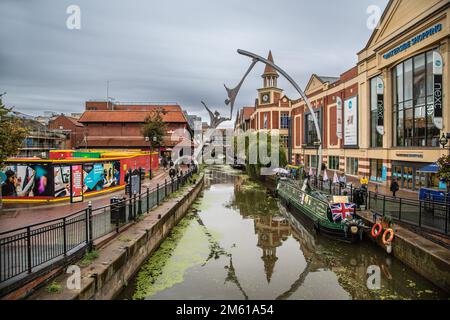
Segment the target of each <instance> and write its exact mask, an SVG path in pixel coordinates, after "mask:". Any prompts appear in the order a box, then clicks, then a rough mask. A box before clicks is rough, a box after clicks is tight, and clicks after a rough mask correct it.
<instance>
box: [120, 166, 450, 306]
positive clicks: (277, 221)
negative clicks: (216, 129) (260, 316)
mask: <svg viewBox="0 0 450 320" xmlns="http://www.w3.org/2000/svg"><path fill="white" fill-rule="evenodd" d="M189 217H191V218H190V219H189ZM192 217H193V218H192ZM187 219H189V220H188V223H186V224H185V227H184V228H186V230H185V231H183V232H182V233H181V234H183V236H182V237H180V239H179V242H178V243H176V244H175V245H174V246H175V249H174V250H173V254H172V255H171V256H170V257H169V258H168V260H167V261H164V263H158V264H156V265H160V266H162V267H161V269H162V270H158V271H157V272H156V273H157V274H159V278H158V279H156V281H155V284H153V285H154V286H156V285H158V290H148V292H151V294H149V295H147V298H149V299H422V298H425V299H435V298H448V296H447V295H445V293H443V292H441V291H440V290H438V289H437V288H436V287H434V286H433V285H432V284H430V283H429V282H428V281H426V280H425V279H423V278H421V277H420V276H418V275H417V274H416V273H414V272H413V271H412V270H410V269H409V268H407V267H405V266H404V265H403V264H401V263H400V262H398V261H397V260H395V259H394V258H391V257H390V256H388V255H387V254H385V253H384V252H383V251H382V250H381V249H379V248H377V247H375V246H374V245H372V244H371V243H369V242H363V243H361V244H357V245H350V244H344V243H341V242H335V241H332V240H329V239H325V238H322V237H318V236H317V235H316V234H315V233H314V231H313V230H309V229H306V228H305V227H304V226H303V225H302V224H301V223H300V222H299V220H298V217H296V216H294V215H293V214H291V213H290V212H288V211H287V210H286V209H285V208H284V207H283V206H282V205H281V204H279V202H278V201H277V200H276V199H275V198H273V197H272V196H271V195H270V194H268V193H267V192H266V190H265V188H263V187H262V186H261V185H259V184H257V183H254V182H252V181H250V180H249V179H248V177H246V176H245V175H243V174H241V173H240V172H238V171H235V170H232V169H230V168H228V167H217V168H215V169H214V170H208V171H207V179H206V186H205V189H204V191H203V193H202V196H201V197H200V199H199V200H198V201H197V203H196V204H195V205H194V206H193V208H192V210H191V213H190V215H189V216H188V218H187ZM191 256H195V257H198V259H197V260H195V263H194V262H192V259H190V263H189V264H183V260H185V259H189V258H188V257H191ZM152 259H153V258H150V259H149V263H151V262H152ZM153 263H154V261H153ZM180 264H181V265H182V266H185V265H186V267H185V268H184V269H183V270H184V271H183V272H182V273H183V275H182V278H177V281H173V280H172V279H171V278H170V277H171V273H173V270H174V269H178V270H179V268H178V267H177V268H175V267H174V266H178V265H180ZM371 265H377V266H380V268H381V270H382V274H381V284H382V289H381V290H379V291H371V290H369V289H368V288H367V285H366V281H367V274H366V273H367V267H368V266H371ZM143 270H147V272H148V268H145V266H144V268H143ZM154 273H155V272H152V273H151V274H154ZM142 277H144V278H145V274H142V273H141V278H142ZM137 288H138V289H139V290H141V288H139V285H138V284H136V283H134V284H132V285H131V286H130V287H129V288H128V289H127V290H126V291H125V292H124V294H123V295H122V298H130V297H131V295H132V292H134V291H136V290H137ZM153 289H154V288H153ZM130 292H131V293H130Z"/></svg>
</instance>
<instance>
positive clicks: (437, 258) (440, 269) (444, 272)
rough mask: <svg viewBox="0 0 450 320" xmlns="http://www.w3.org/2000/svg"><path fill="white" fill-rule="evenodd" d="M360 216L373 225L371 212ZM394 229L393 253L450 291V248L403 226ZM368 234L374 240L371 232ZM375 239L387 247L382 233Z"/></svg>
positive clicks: (369, 224) (380, 244) (419, 272)
mask: <svg viewBox="0 0 450 320" xmlns="http://www.w3.org/2000/svg"><path fill="white" fill-rule="evenodd" d="M359 216H360V217H361V218H362V219H363V220H364V221H365V223H366V225H368V226H370V228H372V227H373V224H374V223H373V221H372V215H371V213H370V212H361V213H359ZM393 229H394V230H395V238H394V240H393V242H392V255H393V256H394V257H395V258H397V259H399V260H400V261H402V262H403V263H404V264H406V265H407V266H409V267H410V268H411V269H413V270H414V271H416V272H417V273H418V274H420V275H422V276H423V277H425V278H426V279H428V280H429V281H431V282H432V283H433V284H435V285H436V286H438V287H440V288H441V289H443V290H445V291H446V292H450V250H449V249H447V248H445V247H443V246H441V245H439V244H437V243H435V242H432V241H430V240H428V239H426V238H424V237H422V236H420V235H418V234H416V233H414V232H412V231H410V230H408V229H406V228H403V227H401V226H398V225H395V226H394V228H393ZM367 236H368V237H369V238H371V239H372V240H373V238H372V236H371V234H370V232H369V233H368V235H367ZM373 241H374V242H376V243H377V244H378V245H379V246H381V247H383V248H386V246H385V245H384V244H383V241H382V235H380V236H379V237H378V238H377V240H373Z"/></svg>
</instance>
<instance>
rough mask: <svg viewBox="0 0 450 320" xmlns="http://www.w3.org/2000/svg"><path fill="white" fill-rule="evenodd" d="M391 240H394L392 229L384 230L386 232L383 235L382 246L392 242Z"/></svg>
mask: <svg viewBox="0 0 450 320" xmlns="http://www.w3.org/2000/svg"><path fill="white" fill-rule="evenodd" d="M388 233H389V234H390V236H389V239H386V236H387V234H388ZM392 240H394V230H392V229H386V231H385V232H384V234H383V243H384V245H386V246H387V245H388V244H390V243H391V242H392Z"/></svg>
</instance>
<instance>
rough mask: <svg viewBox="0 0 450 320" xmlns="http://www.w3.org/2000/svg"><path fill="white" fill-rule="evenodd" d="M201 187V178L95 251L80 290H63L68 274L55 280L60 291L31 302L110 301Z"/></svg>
mask: <svg viewBox="0 0 450 320" xmlns="http://www.w3.org/2000/svg"><path fill="white" fill-rule="evenodd" d="M203 184H204V175H203V174H201V176H200V178H199V179H198V181H196V183H195V184H194V185H192V186H189V187H187V189H186V190H184V191H183V192H182V193H181V194H179V195H176V194H175V196H174V197H171V198H169V199H168V200H166V201H165V202H164V203H163V204H162V205H160V206H159V207H157V208H155V209H154V210H152V211H151V212H149V213H148V214H147V215H145V216H144V217H143V219H142V220H141V221H139V222H137V223H136V224H134V225H132V226H131V227H130V228H128V229H127V230H126V231H124V232H123V233H121V234H120V235H119V236H118V237H116V238H115V239H113V240H111V241H109V242H108V243H107V244H106V245H104V246H103V247H101V248H98V257H97V258H96V259H95V260H94V261H93V262H92V263H91V264H90V265H89V266H86V267H83V268H82V269H81V289H79V290H71V289H69V288H68V286H67V280H68V279H69V276H70V275H68V274H64V275H61V276H59V277H57V278H56V280H55V282H56V284H57V285H59V286H60V288H61V290H60V291H59V292H57V293H50V292H48V290H47V289H46V288H41V289H39V290H38V291H37V292H36V293H35V294H33V295H32V296H30V297H29V299H32V300H110V299H114V298H115V297H116V296H117V295H118V294H119V293H120V292H121V291H122V290H123V288H124V287H125V286H126V285H127V284H128V281H130V280H131V278H132V277H133V276H134V275H135V273H136V272H137V271H138V270H139V268H140V267H141V265H142V264H143V263H144V262H145V261H146V259H147V258H148V257H149V256H150V255H151V254H152V253H153V252H154V251H155V250H156V249H157V248H158V247H159V246H160V244H161V243H162V242H163V241H164V239H165V238H166V237H167V236H168V234H169V233H170V231H171V230H172V228H173V227H174V226H176V225H177V224H178V222H179V221H180V220H181V219H182V218H183V217H184V216H185V215H186V213H187V211H188V209H189V207H190V206H191V205H192V203H193V202H194V201H195V200H196V198H197V196H198V194H199V193H200V192H201V190H202V187H203Z"/></svg>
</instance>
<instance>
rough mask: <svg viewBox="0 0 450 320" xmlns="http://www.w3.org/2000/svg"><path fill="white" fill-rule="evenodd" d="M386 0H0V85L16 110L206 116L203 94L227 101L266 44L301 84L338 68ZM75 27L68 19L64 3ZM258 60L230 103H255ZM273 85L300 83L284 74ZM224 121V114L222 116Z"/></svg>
mask: <svg viewBox="0 0 450 320" xmlns="http://www.w3.org/2000/svg"><path fill="white" fill-rule="evenodd" d="M387 2H388V1H387V0H339V1H330V0H314V1H312V0H310V1H304V0H280V1H275V0H272V1H266V0H225V1H216V0H190V1H186V0H165V1H154V0H146V1H144V0H142V1H137V0H127V1H124V0H123V1H119V0H115V1H112V0H108V1H106V0H102V1H100V0H97V1H95V0H86V1H84V0H71V1H63V0H57V1H56V0H53V1H52V0H1V1H0V92H4V91H6V92H7V95H6V97H5V98H4V102H5V103H6V104H7V105H8V106H14V107H15V109H16V110H18V111H21V112H24V113H28V114H32V115H38V114H41V113H42V112H43V111H47V110H48V111H55V112H82V111H83V110H84V102H85V101H86V100H89V99H97V98H103V99H105V97H106V82H107V80H109V81H110V89H109V92H110V96H111V97H113V98H115V99H116V100H118V101H123V102H129V101H134V102H141V101H142V102H146V101H153V102H166V101H167V102H178V103H179V104H180V105H181V106H182V107H183V108H184V109H186V110H187V111H188V112H190V113H193V114H198V115H200V116H202V117H203V118H204V120H206V117H207V114H206V113H205V112H204V110H203V109H202V107H201V104H200V101H201V100H204V101H205V102H206V103H207V104H209V105H211V107H212V108H215V109H218V110H223V114H225V113H227V110H229V109H227V107H226V106H225V104H224V100H225V98H226V93H225V90H224V88H223V84H224V83H225V84H227V85H228V86H229V87H234V86H235V85H237V83H238V81H239V80H240V78H241V77H242V75H243V74H244V73H245V71H246V70H247V68H248V66H249V65H250V62H251V61H250V59H248V58H247V57H243V56H240V55H238V54H237V53H236V50H237V49H238V48H240V49H245V50H249V51H252V52H255V53H257V54H260V55H263V56H267V53H268V51H269V49H271V50H272V52H273V55H274V59H275V63H276V64H278V65H279V66H280V67H282V68H283V69H285V70H286V71H287V72H288V73H289V74H291V76H292V77H293V78H294V79H296V80H297V81H298V83H299V84H300V85H301V86H302V87H304V86H305V85H306V83H307V81H308V79H309V77H310V75H311V74H312V73H317V74H319V75H324V76H339V75H340V74H341V73H343V72H344V71H346V70H347V69H349V68H351V67H352V66H354V65H355V63H356V61H357V57H356V53H357V52H358V51H359V50H361V49H362V48H363V47H364V46H365V44H366V43H367V41H368V39H369V37H370V35H371V33H372V31H371V30H370V29H368V28H367V25H366V21H367V19H368V17H369V15H368V14H367V13H366V10H367V8H368V6H370V5H377V6H379V7H380V8H381V9H384V8H385V6H386V4H387ZM73 4H75V5H78V6H79V7H80V9H81V29H80V30H69V29H68V28H67V26H66V20H67V18H68V17H69V14H67V13H66V9H67V7H68V6H70V5H73ZM263 69H264V66H263V65H261V64H259V65H257V67H256V68H255V69H254V70H253V72H252V74H251V76H250V77H249V78H248V80H247V81H246V83H245V85H244V86H243V88H242V90H241V93H240V95H239V97H238V100H237V102H236V106H237V107H241V106H243V105H253V104H254V100H255V98H256V89H257V88H259V87H261V85H262V80H261V78H260V75H261V73H262V71H263ZM279 87H281V88H283V89H285V92H286V94H287V95H288V96H290V97H291V98H298V95H297V94H295V92H294V91H293V90H292V89H291V87H290V86H289V85H288V84H287V83H286V82H285V81H282V80H281V81H279ZM228 125H229V124H228Z"/></svg>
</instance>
